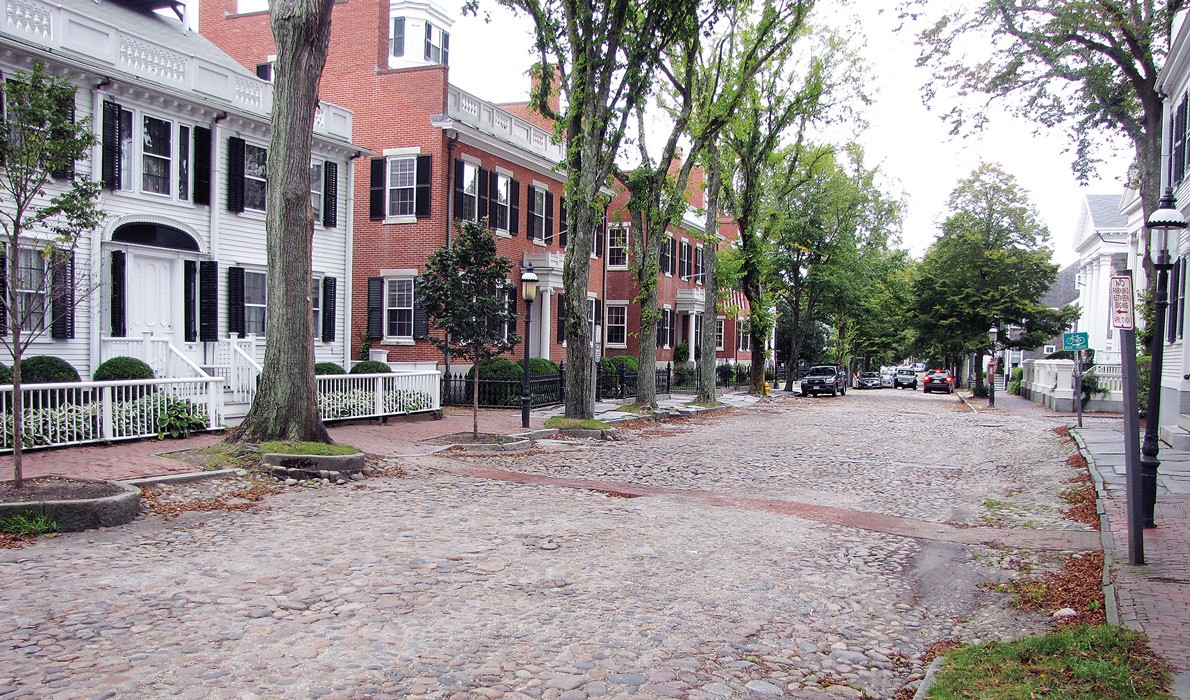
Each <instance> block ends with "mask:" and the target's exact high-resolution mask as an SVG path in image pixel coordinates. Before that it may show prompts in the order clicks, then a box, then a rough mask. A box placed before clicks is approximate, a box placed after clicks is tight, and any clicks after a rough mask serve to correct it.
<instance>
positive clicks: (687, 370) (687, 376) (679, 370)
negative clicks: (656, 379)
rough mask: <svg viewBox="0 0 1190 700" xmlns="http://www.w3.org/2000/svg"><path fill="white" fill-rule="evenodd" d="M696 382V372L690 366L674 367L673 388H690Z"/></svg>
mask: <svg viewBox="0 0 1190 700" xmlns="http://www.w3.org/2000/svg"><path fill="white" fill-rule="evenodd" d="M697 380H698V371H697V370H695V369H694V367H692V366H691V365H677V366H676V367H674V386H682V387H691V386H694V384H695V382H696V381H697Z"/></svg>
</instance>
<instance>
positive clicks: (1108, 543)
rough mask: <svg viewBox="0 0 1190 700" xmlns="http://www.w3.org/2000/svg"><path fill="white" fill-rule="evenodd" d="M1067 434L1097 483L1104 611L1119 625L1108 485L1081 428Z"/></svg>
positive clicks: (1096, 505) (1113, 538)
mask: <svg viewBox="0 0 1190 700" xmlns="http://www.w3.org/2000/svg"><path fill="white" fill-rule="evenodd" d="M1067 434H1068V435H1070V437H1071V438H1072V439H1073V440H1074V444H1075V445H1076V446H1077V447H1078V451H1079V454H1081V455H1082V456H1083V459H1085V460H1087V473H1089V474H1090V475H1091V482H1092V483H1093V484H1094V485H1095V512H1096V513H1098V514H1099V541H1100V542H1101V543H1102V545H1103V579H1102V584H1103V608H1104V610H1103V612H1104V614H1105V615H1106V616H1107V622H1108V624H1110V625H1113V626H1116V627H1119V625H1120V609H1119V605H1118V604H1117V602H1116V586H1115V584H1113V583H1112V580H1111V564H1112V561H1113V560H1114V559H1115V551H1116V540H1115V537H1113V536H1112V534H1111V523H1109V522H1108V520H1107V508H1106V507H1105V506H1104V503H1106V502H1107V485H1106V484H1105V483H1104V481H1103V475H1102V474H1100V473H1099V467H1098V466H1096V465H1095V455H1093V454H1091V450H1090V449H1088V448H1087V443H1086V441H1084V440H1083V437H1082V433H1081V430H1080V429H1079V428H1073V429H1070V430H1068V431H1067Z"/></svg>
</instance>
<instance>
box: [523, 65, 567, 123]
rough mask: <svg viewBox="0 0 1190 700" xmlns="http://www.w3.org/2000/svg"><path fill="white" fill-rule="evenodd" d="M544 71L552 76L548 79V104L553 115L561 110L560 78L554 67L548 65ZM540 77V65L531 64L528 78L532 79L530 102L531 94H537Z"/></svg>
mask: <svg viewBox="0 0 1190 700" xmlns="http://www.w3.org/2000/svg"><path fill="white" fill-rule="evenodd" d="M544 70H548V71H550V73H552V74H553V75H552V77H551V78H550V95H549V100H548V104H549V106H550V109H552V110H553V111H554V113H555V114H557V113H558V112H559V111H560V110H561V109H562V100H561V95H562V84H561V80H562V76H561V74H560V73H559V72H558V67H557V66H556V65H553V64H549V65H547V66H545V68H544ZM542 75H543V68H542V65H541V64H540V63H535V64H533V67H532V68H530V69H529V76H530V77H531V78H532V84H531V91H530V93H529V94H530V100H532V95H533V93H535V92H537V89H538V85H540V84H541V78H542Z"/></svg>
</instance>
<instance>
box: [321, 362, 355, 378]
mask: <svg viewBox="0 0 1190 700" xmlns="http://www.w3.org/2000/svg"><path fill="white" fill-rule="evenodd" d="M314 374H318V375H327V374H347V370H345V369H343V366H342V365H340V364H338V363H337V362H315V363H314Z"/></svg>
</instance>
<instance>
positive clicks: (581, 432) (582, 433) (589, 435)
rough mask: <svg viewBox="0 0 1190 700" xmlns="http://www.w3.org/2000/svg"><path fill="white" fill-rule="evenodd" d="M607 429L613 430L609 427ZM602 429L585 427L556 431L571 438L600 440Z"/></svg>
mask: <svg viewBox="0 0 1190 700" xmlns="http://www.w3.org/2000/svg"><path fill="white" fill-rule="evenodd" d="M609 430H615V429H614V428H609ZM604 432H607V431H604V430H587V429H585V428H563V429H561V430H559V431H558V434H559V435H564V436H566V437H571V438H586V439H588V440H602V439H603V433H604Z"/></svg>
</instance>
